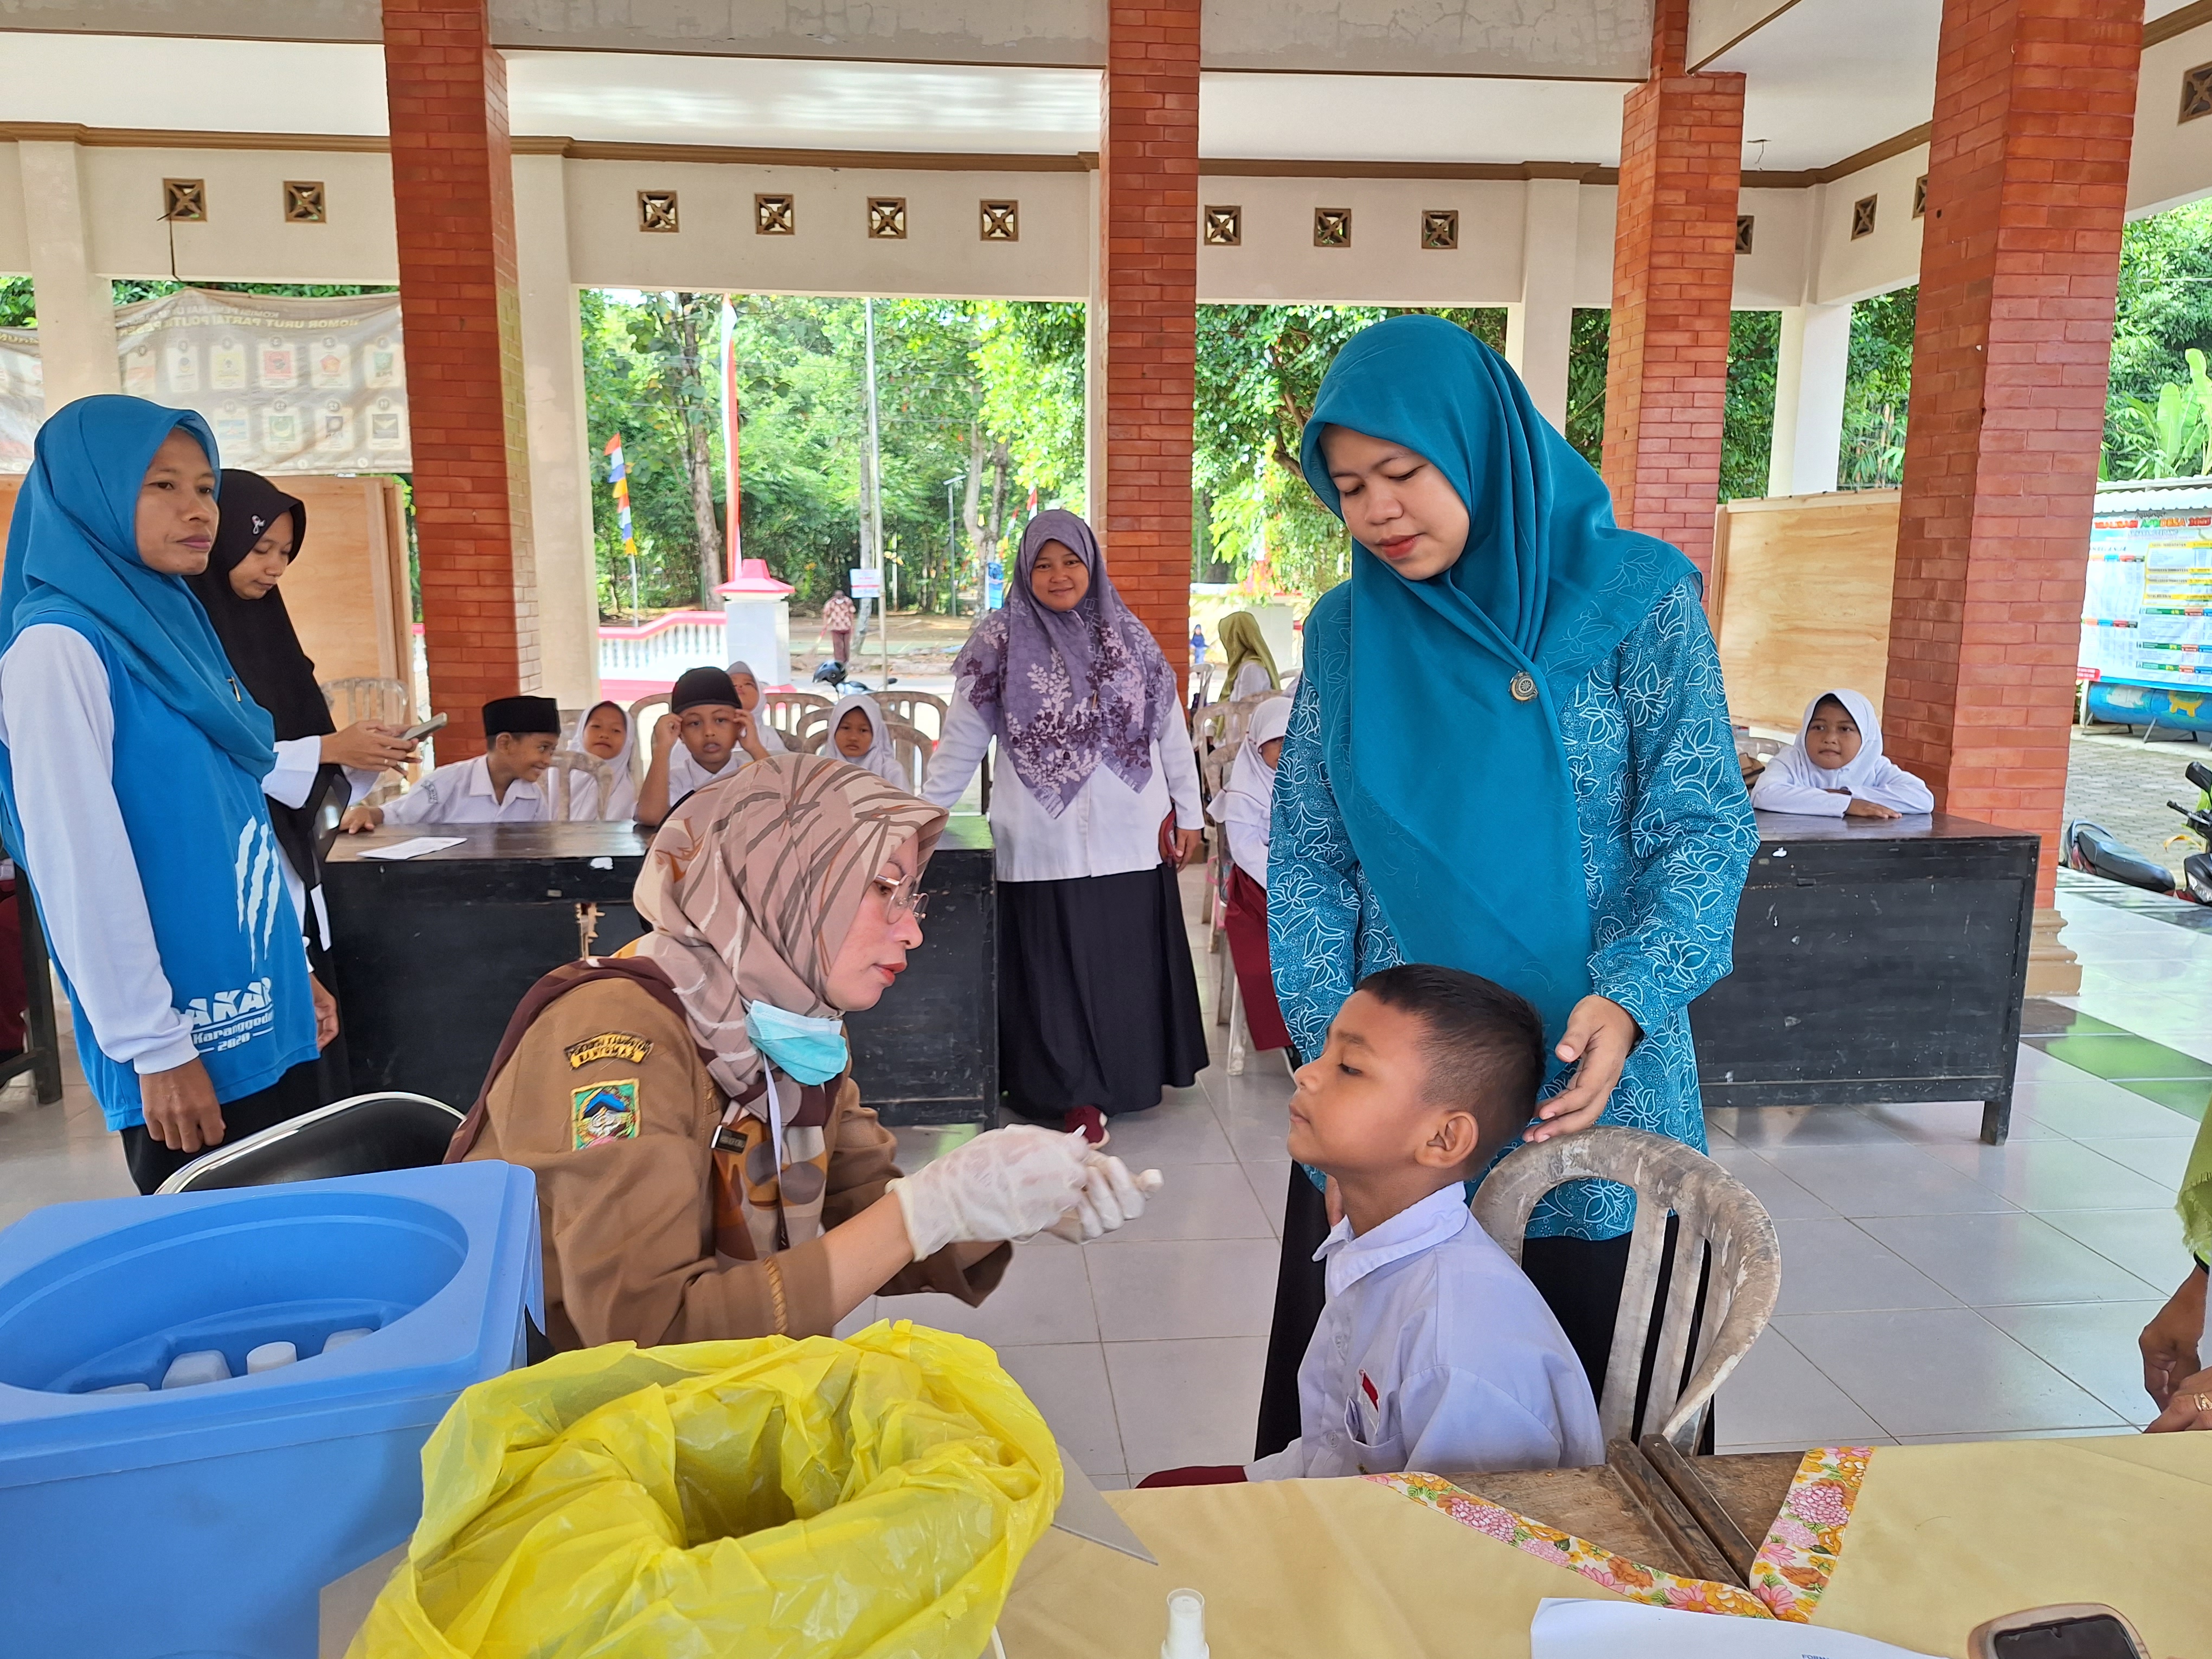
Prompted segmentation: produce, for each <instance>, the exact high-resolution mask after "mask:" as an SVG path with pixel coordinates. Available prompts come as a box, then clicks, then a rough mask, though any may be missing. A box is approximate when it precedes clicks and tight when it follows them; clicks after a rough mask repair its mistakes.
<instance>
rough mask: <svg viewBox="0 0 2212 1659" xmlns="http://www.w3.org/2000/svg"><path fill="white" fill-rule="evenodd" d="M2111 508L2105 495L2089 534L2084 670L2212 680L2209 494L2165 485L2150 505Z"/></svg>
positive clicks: (2131, 679)
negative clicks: (2168, 489) (2164, 491)
mask: <svg viewBox="0 0 2212 1659" xmlns="http://www.w3.org/2000/svg"><path fill="white" fill-rule="evenodd" d="M2142 493H2143V494H2145V495H2148V492H2147V491H2146V492H2142ZM2123 499H2124V498H2123ZM2110 506H2111V503H2110V501H2109V500H2108V498H2106V497H2105V496H2101V495H2100V498H2099V501H2098V509H2097V516H2096V518H2095V520H2093V525H2092V527H2091V529H2090V532H2089V573H2088V582H2087V588H2086V591H2085V592H2084V594H2083V596H2082V597H2083V603H2082V606H2081V667H2082V669H2083V670H2084V671H2088V672H2087V673H2086V674H2085V677H2089V675H2090V674H2093V678H2099V679H2104V680H2117V681H2120V682H2123V683H2131V684H2137V685H2160V686H2177V687H2179V686H2189V687H2193V688H2198V689H2202V688H2203V687H2204V686H2206V685H2208V684H2212V495H2204V494H2196V495H2191V494H2186V493H2185V492H2181V491H2173V492H2169V493H2167V494H2166V495H2165V497H2164V499H2162V500H2160V501H2157V502H2156V503H2155V506H2154V508H2153V509H2152V510H2149V511H2143V510H2136V511H2132V512H2129V511H2121V512H2114V511H2111V510H2109V509H2110ZM2159 508H2163V509H2164V510H2163V511H2160V510H2158V509H2159Z"/></svg>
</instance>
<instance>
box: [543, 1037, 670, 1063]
mask: <svg viewBox="0 0 2212 1659" xmlns="http://www.w3.org/2000/svg"><path fill="white" fill-rule="evenodd" d="M561 1052H562V1053H563V1054H566V1055H568V1069H569V1070H570V1071H572V1072H573V1071H576V1070H579V1069H580V1068H581V1067H583V1066H588V1065H590V1064H591V1063H592V1061H593V1060H628V1061H629V1063H630V1064H631V1065H633V1066H641V1065H643V1064H644V1063H645V1057H646V1056H647V1054H651V1053H652V1052H653V1039H652V1038H650V1037H641V1036H637V1035H636V1034H635V1032H631V1031H602V1032H600V1033H599V1036H593V1037H586V1038H585V1039H584V1040H583V1041H582V1042H572V1043H570V1044H569V1045H568V1047H567V1048H564V1049H562V1051H561Z"/></svg>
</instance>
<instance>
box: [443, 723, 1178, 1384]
mask: <svg viewBox="0 0 2212 1659" xmlns="http://www.w3.org/2000/svg"><path fill="white" fill-rule="evenodd" d="M944 826H945V812H944V811H942V810H941V809H939V808H938V807H934V806H932V805H928V804H927V802H924V801H921V800H918V799H915V797H914V796H912V795H909V794H907V793H904V792H903V791H902V790H899V789H896V788H894V787H891V786H890V784H888V783H886V782H885V781H883V780H882V779H881V778H878V777H877V776H875V775H872V774H871V773H868V772H865V771H862V770H860V769H859V768H857V767H852V766H847V765H843V764H842V763H838V762H836V761H834V760H828V759H824V758H823V757H819V756H814V755H788V756H786V755H779V756H775V757H770V758H769V759H767V760H764V761H758V762H756V763H754V764H752V765H750V766H748V767H746V768H744V769H743V770H742V771H740V772H738V773H736V774H733V775H732V776H731V777H730V778H728V779H726V780H724V781H719V782H716V783H714V784H711V785H709V786H708V787H706V788H703V789H702V790H700V791H699V792H698V793H696V794H694V795H693V796H691V797H690V799H688V800H686V801H684V803H683V804H682V805H679V806H678V807H677V808H676V809H675V811H672V812H671V814H670V815H669V817H668V819H667V822H666V823H664V824H663V825H662V826H661V829H660V831H659V834H658V835H657V836H655V837H654V838H653V847H652V849H651V851H650V852H649V853H648V854H647V859H646V865H645V868H644V870H643V872H641V874H640V876H639V878H638V883H637V890H636V904H637V909H638V914H639V915H640V916H641V918H643V919H644V920H645V921H647V923H648V924H650V926H651V928H652V931H651V932H650V933H647V934H646V935H645V936H644V937H643V938H642V939H639V940H638V941H637V942H636V943H635V945H630V946H629V947H626V949H625V951H624V952H623V955H622V956H621V957H585V958H584V959H582V960H581V961H578V962H574V963H569V964H568V965H567V966H566V967H563V968H560V969H556V970H555V971H554V972H553V973H551V974H549V975H546V976H545V978H544V979H543V980H540V981H538V984H537V985H535V986H533V987H532V988H531V990H530V992H529V993H528V994H527V995H526V996H525V997H524V999H523V1001H522V1004H521V1006H520V1007H519V1008H517V1009H516V1011H515V1014H514V1018H513V1020H512V1021H511V1022H510V1023H509V1024H508V1026H507V1035H506V1036H505V1037H504V1038H503V1039H502V1040H501V1044H500V1048H499V1052H498V1054H497V1055H496V1056H495V1059H494V1060H493V1061H492V1067H491V1073H490V1076H489V1079H488V1080H487V1082H486V1083H485V1085H484V1090H483V1093H482V1094H481V1095H480V1096H478V1097H477V1103H476V1105H475V1108H474V1109H473V1110H471V1112H470V1114H469V1117H468V1121H466V1122H465V1124H463V1126H462V1127H461V1128H460V1130H459V1132H458V1133H456V1135H455V1136H454V1141H453V1151H452V1152H449V1153H448V1154H447V1157H448V1160H449V1161H457V1160H460V1159H465V1158H503V1159H505V1160H507V1162H509V1163H513V1164H525V1165H527V1166H528V1167H529V1168H530V1169H531V1170H533V1171H535V1172H536V1174H537V1176H538V1205H539V1211H540V1222H541V1225H542V1231H543V1235H544V1267H545V1296H546V1304H547V1313H548V1322H547V1325H548V1330H547V1334H549V1335H550V1337H551V1339H552V1340H553V1342H554V1344H555V1346H556V1347H560V1348H574V1347H583V1346H595V1345H597V1344H599V1343H603V1342H613V1341H622V1340H628V1341H633V1342H636V1343H638V1344H640V1345H641V1346H653V1345H657V1344H660V1343H668V1342H699V1341H709V1340H726V1339H732V1338H742V1337H754V1336H769V1335H792V1336H807V1335H824V1334H828V1333H829V1330H830V1328H832V1327H833V1326H835V1325H836V1322H838V1321H839V1320H840V1319H842V1318H843V1317H844V1316H845V1315H847V1314H848V1313H849V1312H851V1311H852V1310H854V1308H855V1307H857V1306H859V1305H860V1303H862V1302H863V1301H865V1300H866V1298H868V1297H871V1296H875V1295H889V1296H896V1295H902V1294H906V1293H908V1292H913V1291H944V1292H945V1293H946V1294H948V1295H951V1296H956V1297H959V1298H960V1299H961V1300H962V1301H963V1302H965V1303H968V1304H975V1303H978V1302H981V1300H982V1299H983V1297H986V1296H987V1295H988V1294H989V1293H990V1292H991V1291H992V1289H993V1288H994V1286H995V1285H997V1284H998V1282H999V1280H1000V1278H1001V1277H1002V1276H1003V1275H1004V1273H1006V1264H1007V1262H1008V1261H1009V1260H1010V1259H1011V1257H1012V1249H1011V1247H1010V1245H1009V1244H1008V1243H1006V1242H1005V1241H1006V1240H1010V1239H1021V1238H1026V1237H1030V1236H1031V1235H1033V1234H1035V1233H1037V1232H1039V1231H1043V1230H1045V1229H1047V1228H1051V1229H1052V1230H1053V1231H1055V1232H1057V1233H1059V1234H1060V1236H1061V1237H1067V1238H1070V1239H1074V1240H1080V1239H1082V1238H1086V1237H1097V1236H1098V1234H1100V1233H1102V1232H1104V1231H1110V1230H1111V1229H1112V1228H1114V1227H1117V1226H1119V1225H1121V1223H1122V1221H1123V1220H1125V1219H1127V1218H1129V1217H1131V1216H1134V1215H1137V1214H1140V1213H1142V1212H1143V1209H1144V1197H1143V1193H1142V1190H1141V1189H1140V1186H1139V1182H1138V1181H1136V1180H1134V1179H1133V1178H1132V1177H1131V1176H1130V1175H1129V1172H1128V1171H1127V1170H1126V1169H1125V1168H1124V1167H1123V1166H1122V1165H1121V1162H1120V1160H1119V1159H1116V1158H1108V1157H1106V1156H1104V1155H1103V1154H1102V1153H1099V1152H1097V1151H1096V1150H1095V1149H1091V1148H1089V1147H1087V1146H1086V1145H1085V1141H1084V1139H1083V1137H1082V1136H1081V1135H1080V1134H1073V1135H1066V1134H1057V1133H1052V1132H1050V1131H1048V1130H1045V1129H1042V1128H1036V1127H1013V1128H1006V1129H999V1130H994V1131H993V1132H991V1133H987V1134H981V1135H978V1136H977V1137H975V1139H973V1140H970V1141H969V1142H967V1143H965V1144H964V1145H963V1146H958V1147H956V1148H955V1149H954V1150H952V1151H951V1152H948V1153H946V1154H945V1155H944V1156H943V1157H941V1158H937V1159H936V1160H935V1161H933V1162H932V1163H930V1164H927V1165H926V1166H924V1167H923V1168H922V1169H921V1170H919V1171H917V1172H916V1173H915V1174H914V1175H912V1176H901V1175H900V1173H899V1170H898V1167H897V1165H896V1163H895V1162H894V1161H893V1160H894V1158H896V1152H897V1146H896V1142H895V1141H894V1139H893V1138H892V1136H891V1133H890V1130H888V1129H886V1128H885V1127H883V1125H882V1124H881V1123H879V1122H878V1121H877V1119H876V1115H875V1113H874V1112H872V1111H871V1110H869V1109H867V1108H866V1106H863V1105H862V1104H861V1103H860V1090H859V1088H858V1087H857V1085H855V1084H854V1081H853V1079H852V1077H851V1076H850V1074H849V1071H848V1058H847V1053H846V1047H845V1036H844V1028H843V1024H842V1015H843V1014H844V1013H845V1012H848V1011H851V1010H853V1009H858V1008H868V1007H872V1006H874V1005H875V1003H876V1002H877V1000H878V999H880V998H881V997H882V995H883V994H884V992H885V991H886V990H888V989H889V988H890V986H891V984H892V982H893V981H895V980H896V978H897V976H898V975H899V973H900V972H901V971H902V969H904V968H905V966H906V960H907V953H908V951H910V950H912V949H913V948H914V947H915V946H917V945H920V944H921V921H922V916H923V915H924V913H925V911H926V910H927V901H926V899H925V898H924V896H921V895H920V894H919V893H918V891H917V889H918V887H919V885H920V884H921V874H922V869H923V866H925V865H926V864H927V862H928V859H929V854H930V852H931V849H932V848H933V847H934V846H935V845H936V842H937V837H938V835H939V832H940V831H941V830H942V829H943V828H944ZM1146 1179H1147V1180H1148V1181H1150V1182H1152V1183H1153V1184H1155V1185H1156V1184H1157V1176H1152V1175H1151V1174H1150V1173H1149V1172H1148V1174H1147V1177H1146Z"/></svg>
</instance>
